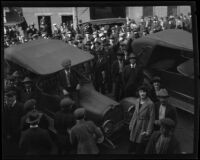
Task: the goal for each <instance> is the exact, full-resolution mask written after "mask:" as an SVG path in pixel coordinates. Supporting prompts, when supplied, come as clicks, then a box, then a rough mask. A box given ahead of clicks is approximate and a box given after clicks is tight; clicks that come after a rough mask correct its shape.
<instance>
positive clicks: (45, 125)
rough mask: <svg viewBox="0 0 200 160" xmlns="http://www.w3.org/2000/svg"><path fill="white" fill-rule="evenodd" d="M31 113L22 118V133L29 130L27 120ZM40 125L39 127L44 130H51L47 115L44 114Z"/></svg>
mask: <svg viewBox="0 0 200 160" xmlns="http://www.w3.org/2000/svg"><path fill="white" fill-rule="evenodd" d="M29 113H30V112H28V113H26V114H25V115H24V116H23V117H22V118H21V121H20V129H21V131H25V130H27V129H29V124H28V123H26V119H27V118H28V115H29ZM38 125H39V127H41V128H43V129H48V128H49V121H48V119H47V117H46V115H45V114H44V113H43V115H42V117H41V119H40V122H39V124H38Z"/></svg>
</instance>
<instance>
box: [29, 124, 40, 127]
mask: <svg viewBox="0 0 200 160" xmlns="http://www.w3.org/2000/svg"><path fill="white" fill-rule="evenodd" d="M37 127H39V126H38V124H36V125H30V128H37Z"/></svg>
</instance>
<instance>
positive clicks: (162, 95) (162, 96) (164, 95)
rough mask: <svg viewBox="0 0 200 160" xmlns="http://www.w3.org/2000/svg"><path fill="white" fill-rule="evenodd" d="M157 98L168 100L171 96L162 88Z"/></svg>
mask: <svg viewBox="0 0 200 160" xmlns="http://www.w3.org/2000/svg"><path fill="white" fill-rule="evenodd" d="M157 97H158V98H168V97H169V94H168V92H167V90H166V89H165V88H162V89H160V90H159V91H158V92H157Z"/></svg>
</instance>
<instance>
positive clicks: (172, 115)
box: [155, 102, 177, 124]
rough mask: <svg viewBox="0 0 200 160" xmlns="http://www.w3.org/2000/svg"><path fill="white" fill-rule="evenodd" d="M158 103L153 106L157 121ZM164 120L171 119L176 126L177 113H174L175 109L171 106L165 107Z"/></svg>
mask: <svg viewBox="0 0 200 160" xmlns="http://www.w3.org/2000/svg"><path fill="white" fill-rule="evenodd" d="M160 105H161V104H160V102H157V103H156V104H155V120H158V119H159V109H160ZM165 118H170V119H172V120H173V121H174V122H175V124H177V113H176V108H174V107H173V106H171V105H170V104H168V105H167V107H166V111H165Z"/></svg>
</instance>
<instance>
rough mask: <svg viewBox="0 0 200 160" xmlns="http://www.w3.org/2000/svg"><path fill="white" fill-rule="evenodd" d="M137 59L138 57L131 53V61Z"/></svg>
mask: <svg viewBox="0 0 200 160" xmlns="http://www.w3.org/2000/svg"><path fill="white" fill-rule="evenodd" d="M136 58H137V57H136V55H135V54H133V53H131V54H130V55H129V59H136Z"/></svg>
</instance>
